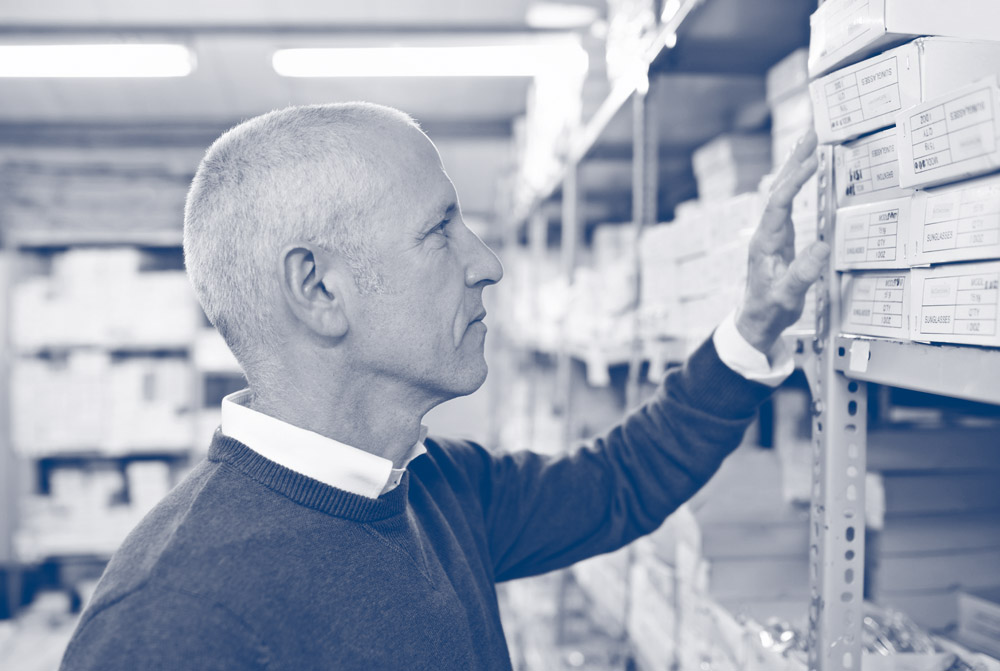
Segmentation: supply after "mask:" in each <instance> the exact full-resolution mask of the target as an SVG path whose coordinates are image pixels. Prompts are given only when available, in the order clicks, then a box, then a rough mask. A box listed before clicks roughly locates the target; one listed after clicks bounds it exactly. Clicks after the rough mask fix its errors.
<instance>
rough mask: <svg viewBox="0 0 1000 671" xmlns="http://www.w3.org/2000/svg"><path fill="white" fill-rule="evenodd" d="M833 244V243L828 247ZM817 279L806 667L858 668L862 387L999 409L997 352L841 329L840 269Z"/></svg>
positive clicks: (829, 178) (826, 155)
mask: <svg viewBox="0 0 1000 671" xmlns="http://www.w3.org/2000/svg"><path fill="white" fill-rule="evenodd" d="M832 155H833V152H832V147H830V146H823V147H820V149H819V166H820V167H819V171H820V172H819V180H818V188H819V194H818V201H817V202H818V203H819V212H818V216H817V224H818V234H819V239H821V240H827V241H829V242H831V243H832V242H833V240H834V237H833V231H834V224H835V218H836V207H835V205H834V203H835V198H834V184H833V180H834V175H833V168H832V163H833V161H832ZM831 246H832V244H831ZM834 263H835V262H834V259H833V257H832V255H831V259H830V265H829V267H828V269H827V271H826V272H825V273H824V275H823V276H822V277H821V278H820V281H819V282H818V283H817V287H816V291H817V327H816V337H815V338H814V339H813V341H812V343H811V345H812V347H811V350H810V349H807V350H806V351H805V352H804V353H803V357H802V360H801V365H802V366H803V368H804V370H805V372H806V377H807V378H808V380H809V386H810V388H811V391H812V396H813V404H812V413H813V471H812V475H813V478H812V480H813V484H812V487H813V489H812V506H811V516H810V558H809V559H810V580H811V585H810V596H811V600H810V605H809V620H810V633H809V637H810V638H809V642H810V657H809V669H810V671H831V670H835V671H851V670H854V669H859V668H861V654H862V640H861V632H862V618H863V614H862V605H863V597H864V592H863V585H864V582H865V581H864V578H865V576H864V566H865V561H864V559H865V481H864V479H865V474H866V471H867V456H866V453H867V424H868V408H867V389H866V384H867V383H877V384H882V385H888V386H892V387H899V388H903V389H909V390H914V391H920V392H926V393H931V394H935V395H938V396H944V397H951V398H958V399H965V400H970V401H977V402H982V403H992V404H998V405H1000V382H998V381H1000V350H997V349H988V348H981V347H976V346H954V345H939V344H930V343H919V342H898V341H892V340H883V339H877V338H865V337H857V336H847V335H844V334H842V333H841V322H840V315H841V314H842V312H841V296H840V287H841V283H840V274H839V273H838V271H836V270H835V269H834Z"/></svg>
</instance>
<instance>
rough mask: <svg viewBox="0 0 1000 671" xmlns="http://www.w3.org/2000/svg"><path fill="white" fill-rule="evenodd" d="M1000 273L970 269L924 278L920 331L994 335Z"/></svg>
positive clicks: (995, 331) (926, 332)
mask: <svg viewBox="0 0 1000 671" xmlns="http://www.w3.org/2000/svg"><path fill="white" fill-rule="evenodd" d="M998 291H1000V273H973V274H968V275H952V276H949V277H931V278H927V279H926V280H924V286H923V293H922V295H921V297H920V319H919V322H918V324H919V326H918V328H919V330H920V333H921V334H928V335H931V334H953V335H973V336H976V335H979V336H995V335H996V334H997V303H998V300H997V298H998V297H997V292H998Z"/></svg>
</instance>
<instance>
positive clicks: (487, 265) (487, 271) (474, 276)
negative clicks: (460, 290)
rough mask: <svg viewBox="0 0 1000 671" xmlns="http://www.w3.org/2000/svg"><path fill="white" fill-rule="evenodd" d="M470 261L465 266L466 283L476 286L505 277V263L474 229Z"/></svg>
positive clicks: (492, 282)
mask: <svg viewBox="0 0 1000 671" xmlns="http://www.w3.org/2000/svg"><path fill="white" fill-rule="evenodd" d="M469 234H470V235H471V241H470V242H471V245H470V246H471V249H470V256H469V262H468V263H467V264H466V266H465V284H466V285H468V286H470V287H474V286H476V285H478V284H482V283H485V284H496V283H497V282H499V281H500V280H501V279H502V278H503V264H501V263H500V259H498V258H497V255H496V254H494V253H493V250H492V249H490V248H489V247H487V246H486V243H485V242H483V241H482V239H480V237H479V236H478V235H476V234H475V233H474V232H473V231H469Z"/></svg>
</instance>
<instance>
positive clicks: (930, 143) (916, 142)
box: [910, 87, 997, 174]
mask: <svg viewBox="0 0 1000 671" xmlns="http://www.w3.org/2000/svg"><path fill="white" fill-rule="evenodd" d="M910 129H911V134H910V142H911V145H912V148H913V171H914V172H915V173H917V174H920V173H922V172H927V171H928V170H934V169H935V168H942V167H945V166H948V165H952V164H954V163H959V162H961V161H968V160H969V159H973V158H979V157H980V156H986V155H988V154H992V153H993V152H995V151H996V148H997V138H996V127H995V125H994V109H993V95H992V90H991V89H990V88H989V87H983V88H981V89H977V90H976V91H973V92H972V93H967V94H965V95H962V96H959V97H957V98H954V99H952V100H949V101H947V102H945V103H943V104H941V105H937V106H935V107H931V108H928V109H926V110H922V111H920V112H918V113H917V114H914V115H913V116H911V117H910Z"/></svg>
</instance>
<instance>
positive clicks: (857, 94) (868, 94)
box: [824, 56, 902, 131]
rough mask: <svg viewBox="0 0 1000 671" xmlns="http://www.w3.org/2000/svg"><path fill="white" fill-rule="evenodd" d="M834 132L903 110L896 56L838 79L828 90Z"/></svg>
mask: <svg viewBox="0 0 1000 671" xmlns="http://www.w3.org/2000/svg"><path fill="white" fill-rule="evenodd" d="M824 93H825V94H826V106H827V111H828V115H829V118H830V130H831V131H837V130H839V129H842V128H847V127H850V126H855V125H857V124H859V123H863V122H865V121H869V120H871V119H874V118H875V117H879V116H882V115H883V114H889V113H891V112H896V111H899V109H900V108H901V106H902V105H901V103H900V97H899V66H898V63H897V57H896V56H890V57H889V58H885V59H883V60H881V61H879V62H877V63H874V64H873V65H870V66H868V67H867V68H863V69H861V70H858V71H857V72H851V73H849V74H846V75H844V76H842V77H837V78H836V79H834V80H833V81H831V82H828V83H827V84H826V86H825V88H824Z"/></svg>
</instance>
